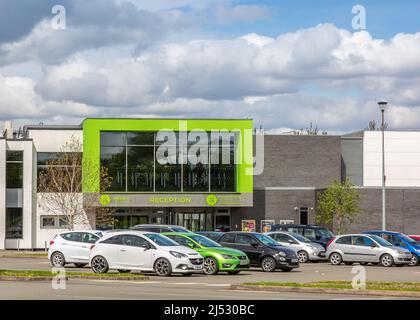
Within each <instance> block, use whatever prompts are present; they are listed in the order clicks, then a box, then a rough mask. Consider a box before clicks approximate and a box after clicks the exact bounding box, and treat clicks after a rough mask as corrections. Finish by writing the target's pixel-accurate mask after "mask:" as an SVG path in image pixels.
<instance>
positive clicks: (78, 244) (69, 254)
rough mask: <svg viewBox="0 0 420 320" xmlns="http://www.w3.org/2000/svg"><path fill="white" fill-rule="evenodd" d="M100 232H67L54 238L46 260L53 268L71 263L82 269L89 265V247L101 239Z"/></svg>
mask: <svg viewBox="0 0 420 320" xmlns="http://www.w3.org/2000/svg"><path fill="white" fill-rule="evenodd" d="M102 235H103V233H102V232H101V231H68V232H61V233H58V234H56V235H55V236H54V238H53V239H52V240H51V241H50V246H49V248H48V259H49V260H50V261H51V264H52V265H53V266H55V267H63V266H65V265H66V264H69V263H73V264H74V265H75V266H76V267H78V268H83V267H84V266H86V265H87V264H88V263H89V254H90V247H91V246H92V244H93V243H95V242H96V241H98V240H99V238H101V237H102Z"/></svg>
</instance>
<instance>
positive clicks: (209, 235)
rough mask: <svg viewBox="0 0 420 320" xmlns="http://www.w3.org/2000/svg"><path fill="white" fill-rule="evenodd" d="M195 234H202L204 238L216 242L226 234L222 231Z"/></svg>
mask: <svg viewBox="0 0 420 320" xmlns="http://www.w3.org/2000/svg"><path fill="white" fill-rule="evenodd" d="M195 233H197V234H201V235H202V236H205V237H207V238H209V239H211V240H213V241H216V242H217V241H218V240H219V239H220V237H221V236H223V235H224V234H225V232H220V231H197V232H195Z"/></svg>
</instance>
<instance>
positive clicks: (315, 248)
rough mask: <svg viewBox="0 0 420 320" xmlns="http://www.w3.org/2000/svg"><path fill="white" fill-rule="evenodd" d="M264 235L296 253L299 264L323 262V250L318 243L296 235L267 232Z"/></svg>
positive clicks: (282, 232)
mask: <svg viewBox="0 0 420 320" xmlns="http://www.w3.org/2000/svg"><path fill="white" fill-rule="evenodd" d="M265 235H267V236H269V237H271V238H273V239H274V240H275V241H277V242H278V243H280V244H281V245H282V246H286V247H289V248H290V249H293V250H295V251H296V253H297V255H298V258H299V262H300V263H305V262H308V261H320V260H325V259H326V258H325V248H324V247H323V246H322V245H320V244H319V243H316V242H313V241H311V240H309V239H308V238H305V237H304V236H301V235H300V234H296V233H290V232H284V231H274V232H267V233H265Z"/></svg>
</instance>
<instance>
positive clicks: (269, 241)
mask: <svg viewBox="0 0 420 320" xmlns="http://www.w3.org/2000/svg"><path fill="white" fill-rule="evenodd" d="M255 238H257V239H258V240H260V241H261V242H262V243H263V244H265V245H267V246H275V245H277V243H276V241H274V240H273V239H272V238H270V237H267V236H266V235H263V234H259V233H256V234H255Z"/></svg>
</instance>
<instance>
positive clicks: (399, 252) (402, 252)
mask: <svg viewBox="0 0 420 320" xmlns="http://www.w3.org/2000/svg"><path fill="white" fill-rule="evenodd" d="M397 252H398V254H407V253H408V252H406V251H401V250H397Z"/></svg>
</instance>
